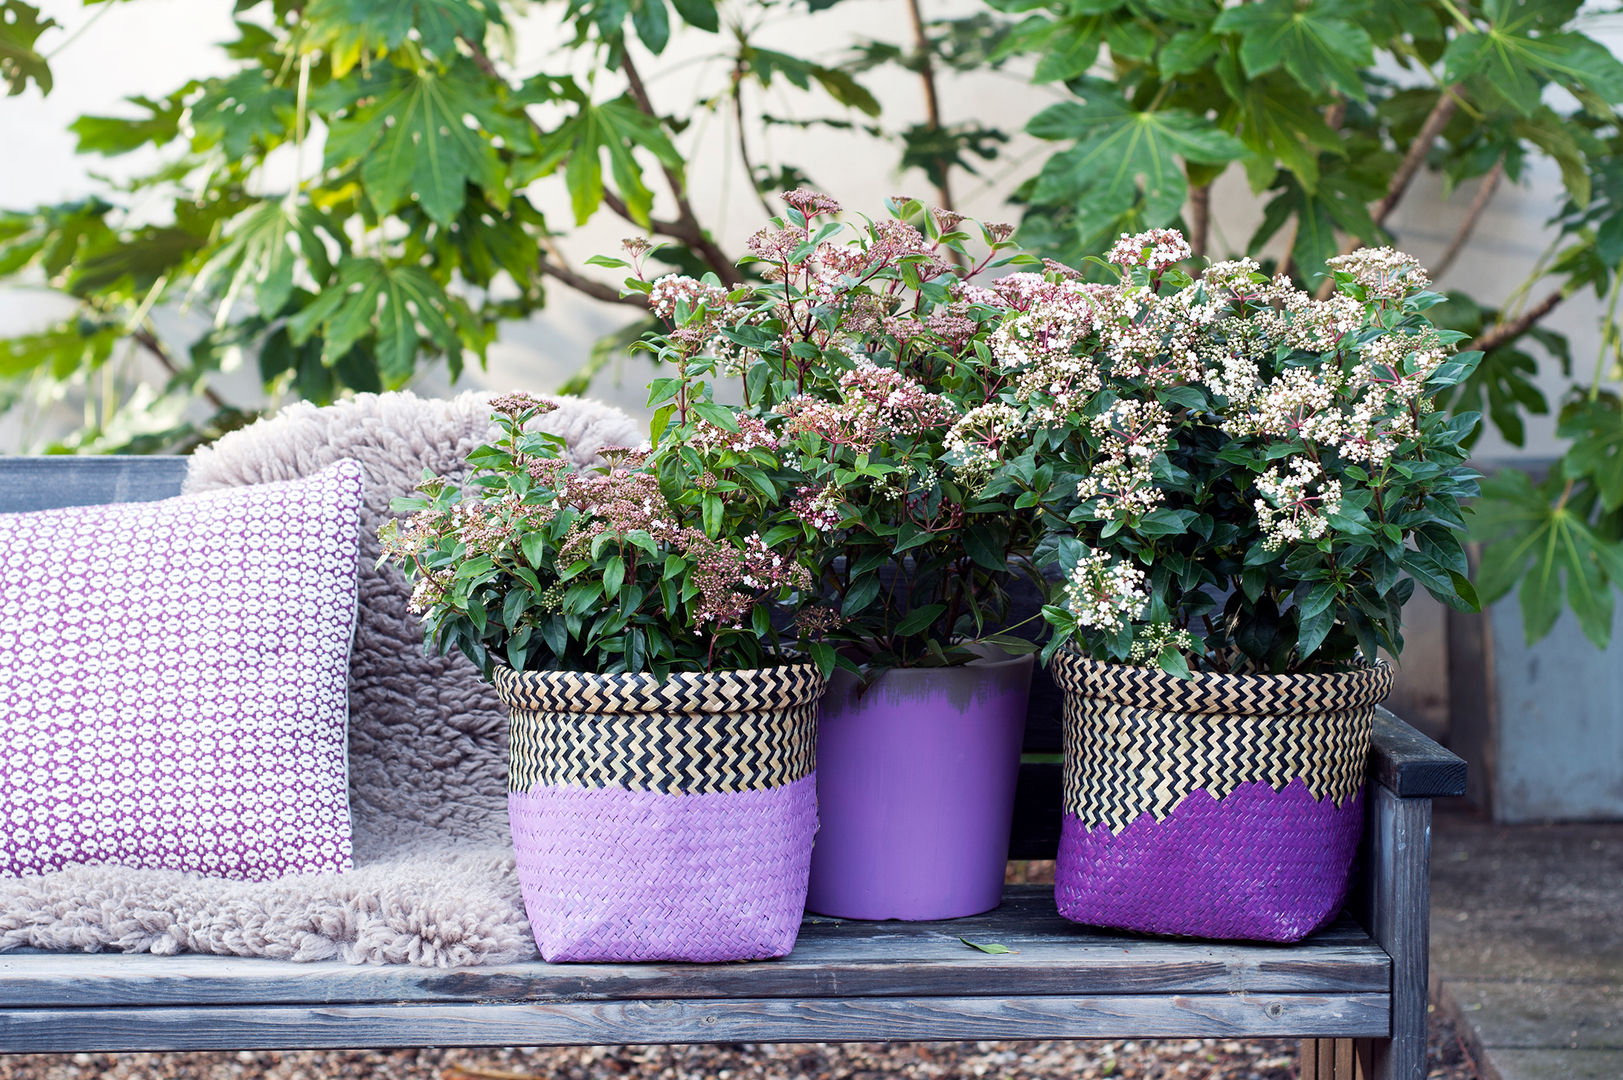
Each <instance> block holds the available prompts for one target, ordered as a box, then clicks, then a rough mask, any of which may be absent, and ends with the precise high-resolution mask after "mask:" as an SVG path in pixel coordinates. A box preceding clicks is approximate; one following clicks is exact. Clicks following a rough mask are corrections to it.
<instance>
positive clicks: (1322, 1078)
mask: <svg viewBox="0 0 1623 1080" xmlns="http://www.w3.org/2000/svg"><path fill="white" fill-rule="evenodd" d="M1370 1051H1371V1047H1370V1040H1368V1039H1303V1040H1302V1068H1301V1080H1370V1071H1369V1069H1370Z"/></svg>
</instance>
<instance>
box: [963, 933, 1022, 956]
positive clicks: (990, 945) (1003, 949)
mask: <svg viewBox="0 0 1623 1080" xmlns="http://www.w3.org/2000/svg"><path fill="white" fill-rule="evenodd" d="M958 940H959V941H962V942H963V943H964V944H965V945H968V946H969V947H970V948H971V949H979V950H980V951H981V952H984V953H1012V952H1018V951H1019V950H1018V949H1011V948H1009V947H1008V946H1007V945H999V944H998V943H997V942H995V941H988V942H987V943H986V944H984V945H983V944H981V943H980V942H978V941H970V940H969V939H968V938H966V937H963V936H960V937H959V938H958Z"/></svg>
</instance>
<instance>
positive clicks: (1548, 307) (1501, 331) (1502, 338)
mask: <svg viewBox="0 0 1623 1080" xmlns="http://www.w3.org/2000/svg"><path fill="white" fill-rule="evenodd" d="M1566 298H1567V294H1566V293H1565V292H1564V291H1562V290H1561V289H1557V290H1555V291H1554V292H1552V293H1551V294H1550V295H1548V296H1546V297H1545V298H1544V299H1542V300H1540V301H1539V302H1538V303H1536V304H1534V305H1533V306H1532V307H1530V308H1528V309H1527V310H1526V311H1524V312H1522V313H1521V314H1520V315H1518V316H1516V317H1515V318H1514V319H1512V320H1510V321H1509V322H1502V323H1499V324H1497V325H1495V326H1492V327H1490V328H1489V329H1488V330H1487V331H1485V332H1484V333H1483V334H1482V335H1481V336H1479V337H1478V338H1477V339H1476V340H1475V341H1473V342H1471V344H1469V345H1467V346H1466V349H1467V350H1470V349H1481V350H1482V351H1483V352H1487V351H1488V350H1489V349H1495V348H1498V347H1499V346H1500V345H1505V344H1508V343H1509V342H1511V341H1514V340H1515V339H1516V338H1519V337H1521V336H1522V335H1523V334H1525V333H1527V331H1528V330H1529V329H1531V328H1532V326H1533V324H1534V323H1536V322H1538V321H1539V320H1540V319H1542V318H1544V316H1546V315H1548V314H1549V313H1550V312H1552V311H1554V310H1555V308H1556V305H1558V304H1560V303H1561V301H1563V300H1565V299H1566Z"/></svg>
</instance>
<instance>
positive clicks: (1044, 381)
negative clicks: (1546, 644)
mask: <svg viewBox="0 0 1623 1080" xmlns="http://www.w3.org/2000/svg"><path fill="white" fill-rule="evenodd" d="M971 288H976V287H974V286H967V287H966V288H965V299H971V297H970V295H969V293H968V290H969V289H971ZM980 293H985V294H987V295H985V296H982V295H979V294H980ZM974 300H975V302H977V303H982V302H991V303H997V304H1001V305H1004V306H1006V307H1007V308H1008V309H1009V311H1008V313H1007V314H1006V315H1004V317H1003V319H1002V321H1001V322H1000V323H999V324H998V328H997V329H996V330H995V331H993V332H992V335H991V338H990V341H989V345H990V347H991V350H992V355H993V356H994V357H995V358H996V359H997V362H998V365H999V366H1000V367H1001V368H1003V370H1005V371H1007V372H1009V373H1010V374H1011V375H1013V376H1014V382H1013V390H1014V394H1015V397H1016V399H1017V400H1019V401H1020V402H1021V403H1022V404H1026V403H1031V402H1033V400H1034V399H1036V398H1046V399H1049V401H1047V402H1045V403H1044V404H1041V405H1033V411H1034V413H1035V414H1036V416H1035V419H1037V420H1038V421H1052V420H1054V419H1056V418H1058V417H1059V416H1062V415H1064V414H1065V413H1067V412H1070V411H1071V410H1072V409H1074V408H1078V407H1080V406H1081V405H1082V404H1083V403H1084V402H1085V401H1086V400H1087V398H1088V397H1090V396H1092V395H1093V394H1096V393H1098V392H1099V388H1100V386H1101V385H1102V384H1101V381H1100V378H1099V369H1098V366H1097V365H1096V364H1095V363H1094V361H1093V358H1092V357H1090V356H1085V355H1078V354H1077V349H1076V346H1077V343H1078V342H1080V341H1082V340H1083V338H1085V337H1086V336H1087V334H1088V331H1089V330H1090V329H1092V327H1093V321H1094V318H1093V316H1094V304H1093V302H1092V300H1091V299H1090V297H1089V295H1088V293H1087V292H1086V291H1084V289H1083V288H1082V287H1079V286H1077V285H1075V284H1074V283H1072V282H1069V281H1066V282H1059V283H1054V282H1050V281H1048V280H1047V279H1046V278H1044V277H1042V276H1041V275H1039V274H1010V275H1009V276H1008V277H1006V278H1002V279H1000V280H999V281H998V282H997V283H996V285H995V286H994V287H993V289H990V290H979V291H978V293H977V294H976V296H975V297H974Z"/></svg>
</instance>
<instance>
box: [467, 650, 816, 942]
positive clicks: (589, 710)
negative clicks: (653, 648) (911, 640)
mask: <svg viewBox="0 0 1623 1080" xmlns="http://www.w3.org/2000/svg"><path fill="white" fill-rule="evenodd" d="M494 681H495V685H496V690H497V693H498V694H499V695H500V696H501V697H502V700H503V701H504V702H505V703H506V704H507V706H508V709H509V713H510V731H511V761H510V767H509V795H508V812H509V817H510V820H511V823H512V830H513V844H514V849H515V852H516V855H517V863H518V874H519V882H520V885H521V887H522V890H523V894H524V904H525V909H526V912H527V913H528V915H529V919H530V925H531V928H532V930H533V931H534V933H535V939H536V945H537V946H538V947H539V948H540V950H541V954H542V956H543V957H544V958H545V959H547V960H551V961H561V960H583V961H633V960H686V961H724V960H749V959H760V958H764V957H770V956H782V955H783V954H785V953H787V952H788V951H789V950H790V949H791V948H793V947H794V941H795V935H796V933H797V932H798V930H799V926H800V919H801V913H802V909H803V907H804V904H805V898H806V880H807V872H808V867H809V865H810V860H811V846H812V840H813V837H814V836H815V834H816V830H817V795H816V778H815V774H814V772H813V768H814V763H815V745H816V710H817V700H818V698H819V697H820V696H821V694H822V690H823V682H822V679H821V678H820V677H819V676H818V674H817V670H816V668H815V667H812V666H810V665H795V666H787V667H780V668H765V669H761V670H759V671H746V672H720V673H715V674H675V675H672V676H670V677H669V678H668V679H667V680H665V681H663V682H661V681H659V680H656V679H654V678H653V677H652V676H648V675H593V674H586V673H579V672H514V671H512V670H510V669H506V668H500V667H499V668H497V671H496V677H495V680H494Z"/></svg>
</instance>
